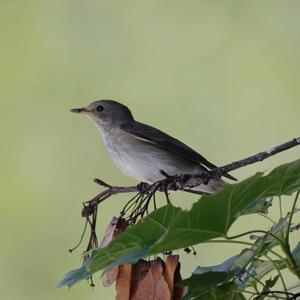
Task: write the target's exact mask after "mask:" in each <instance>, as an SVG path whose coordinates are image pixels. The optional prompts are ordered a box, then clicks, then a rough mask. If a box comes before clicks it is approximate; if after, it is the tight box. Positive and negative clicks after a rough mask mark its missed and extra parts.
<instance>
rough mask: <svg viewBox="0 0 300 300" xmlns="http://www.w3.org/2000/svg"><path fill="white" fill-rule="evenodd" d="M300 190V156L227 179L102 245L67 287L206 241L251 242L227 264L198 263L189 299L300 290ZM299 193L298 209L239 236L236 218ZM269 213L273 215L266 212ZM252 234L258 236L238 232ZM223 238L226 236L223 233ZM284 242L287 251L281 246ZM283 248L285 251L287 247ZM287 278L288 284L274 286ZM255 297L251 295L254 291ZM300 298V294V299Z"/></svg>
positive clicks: (189, 285) (69, 279)
mask: <svg viewBox="0 0 300 300" xmlns="http://www.w3.org/2000/svg"><path fill="white" fill-rule="evenodd" d="M299 191H300V160H297V161H294V162H291V163H288V164H284V165H281V166H279V167H277V168H276V169H274V170H273V171H272V172H270V173H269V174H267V175H264V174H263V173H257V174H256V175H254V176H252V177H250V178H248V179H245V180H243V181H241V182H239V183H236V184H227V185H226V186H225V187H224V189H223V190H221V191H220V192H219V193H218V194H216V195H212V196H202V197H201V199H200V200H199V201H198V202H196V203H195V204H194V205H193V207H192V208H191V209H190V210H189V211H185V210H183V209H181V208H178V207H174V206H173V205H172V204H168V205H166V206H164V207H161V208H159V209H157V210H155V211H154V212H152V213H151V214H149V215H148V216H147V217H145V218H143V219H142V220H140V221H139V222H138V223H137V224H136V225H133V226H131V227H129V228H128V229H127V230H126V231H125V232H123V233H122V234H120V235H119V236H118V237H117V238H116V239H115V240H113V241H111V242H110V243H109V244H108V245H107V246H106V247H104V248H101V249H95V250H94V251H93V253H92V254H91V257H90V259H89V260H88V261H86V262H85V263H84V265H83V266H82V267H81V268H79V269H76V270H74V271H71V272H69V273H68V274H67V275H66V277H65V278H64V279H63V280H62V281H61V282H60V283H59V286H64V285H68V286H72V285H74V284H75V283H77V282H78V281H80V280H82V279H87V278H89V277H90V276H91V275H92V274H94V273H96V272H98V271H100V270H106V269H112V268H114V267H116V266H118V265H122V264H127V263H135V262H137V261H138V260H139V259H141V258H145V257H148V256H149V255H155V254H159V253H164V252H166V251H171V250H178V249H180V248H184V247H190V246H193V245H196V244H199V243H237V244H244V245H245V246H247V247H246V248H245V249H244V250H243V251H241V253H239V254H237V255H235V256H233V257H230V258H228V259H227V260H226V261H225V262H224V263H222V264H220V265H216V266H211V267H198V268H196V269H195V271H194V272H193V274H192V276H191V277H189V278H186V279H184V280H183V281H181V282H180V283H179V284H180V285H182V286H185V287H187V289H186V291H187V292H186V295H185V297H184V299H246V298H245V297H246V295H248V294H250V295H252V296H253V295H254V296H255V297H257V298H256V299H264V298H265V297H267V296H274V297H275V296H276V297H277V298H278V299H287V295H289V296H290V298H288V299H293V297H296V296H295V295H296V293H297V292H295V288H297V287H299V288H300V243H299V244H298V245H297V246H296V247H295V248H294V249H292V248H291V245H290V240H289V236H290V232H292V231H295V230H297V229H298V227H299V226H296V227H293V226H292V219H293V216H294V215H295V214H296V213H297V212H298V210H297V208H296V203H297V200H298V196H299ZM293 193H294V194H295V197H294V198H292V197H290V198H287V199H285V200H284V201H285V205H287V204H288V203H287V202H288V201H289V199H294V200H293V201H292V204H291V211H290V212H289V213H288V214H287V215H286V216H283V215H282V212H281V211H280V218H278V220H277V221H276V222H275V221H273V220H271V219H270V221H271V222H272V226H271V228H270V229H269V230H267V231H265V230H262V229H261V228H255V222H254V223H253V224H254V226H253V230H251V231H249V232H245V233H240V234H238V235H236V236H228V231H229V229H230V227H231V225H232V224H233V223H234V222H235V221H236V220H237V219H238V218H239V217H241V216H243V215H245V214H254V216H253V217H254V218H255V215H256V214H267V207H268V206H270V204H271V200H270V198H273V197H279V201H280V207H281V202H282V199H281V197H282V196H287V195H292V194H293ZM266 218H268V217H267V216H266ZM246 235H251V239H252V240H253V242H245V241H241V240H239V239H238V238H240V237H243V236H246ZM216 238H219V239H216ZM278 247H280V249H281V251H282V252H280V253H279V252H278V249H277V248H278ZM282 253H283V254H282ZM283 269H288V270H289V271H290V272H291V273H292V274H294V275H295V276H296V277H297V278H298V281H297V282H296V283H295V284H294V285H293V286H291V285H290V284H287V283H286V282H285V279H284V276H283V275H282V272H281V270H283ZM277 282H280V285H281V287H282V288H281V290H273V289H272V288H273V287H274V286H275V284H276V283H277ZM252 296H249V297H252ZM294 299H296V298H294Z"/></svg>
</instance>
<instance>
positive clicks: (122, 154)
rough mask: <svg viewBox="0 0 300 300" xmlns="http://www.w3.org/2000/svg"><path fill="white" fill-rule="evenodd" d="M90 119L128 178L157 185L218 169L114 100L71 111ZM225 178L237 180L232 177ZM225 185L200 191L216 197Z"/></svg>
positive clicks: (218, 181) (201, 187) (217, 181)
mask: <svg viewBox="0 0 300 300" xmlns="http://www.w3.org/2000/svg"><path fill="white" fill-rule="evenodd" d="M71 111H72V112H74V113H80V114H84V115H86V116H88V117H90V118H91V119H92V120H93V121H94V122H95V124H96V126H97V128H98V130H99V131H100V133H101V135H102V137H103V140H104V143H105V145H106V148H107V151H108V153H109V155H110V157H111V159H112V161H113V162H114V163H115V165H116V166H117V167H118V168H119V169H120V170H121V171H122V172H123V173H124V174H125V175H127V176H130V177H133V178H135V179H137V180H139V181H142V182H147V183H150V184H151V183H154V182H156V181H158V180H161V179H164V178H165V177H164V176H163V175H162V174H161V172H160V170H163V171H164V172H165V173H167V174H168V175H182V174H201V172H203V171H205V170H207V169H209V170H211V169H214V168H216V166H215V165H214V164H212V163H211V162H209V161H208V160H206V159H205V158H204V157H203V156H202V155H201V154H199V153H197V152H196V151H194V150H193V149H191V148H190V147H188V146H187V145H185V144H184V143H182V142H181V141H179V140H177V139H175V138H173V137H171V136H170V135H168V134H166V133H164V132H162V131H160V130H158V129H156V128H154V127H151V126H149V125H146V124H143V123H140V122H137V121H136V120H135V119H134V118H133V116H132V114H131V112H130V110H129V109H128V108H127V107H126V106H125V105H123V104H121V103H119V102H117V101H113V100H99V101H95V102H93V103H91V104H89V105H88V106H86V107H82V108H75V109H72V110H71ZM224 177H227V178H229V179H232V180H235V178H234V177H232V176H231V175H229V174H225V175H224ZM223 185H224V181H223V180H222V179H212V180H210V181H209V183H208V184H201V185H199V186H197V187H196V188H195V190H197V191H201V192H204V193H208V194H212V193H215V192H217V191H218V190H219V189H221V188H222V187H223Z"/></svg>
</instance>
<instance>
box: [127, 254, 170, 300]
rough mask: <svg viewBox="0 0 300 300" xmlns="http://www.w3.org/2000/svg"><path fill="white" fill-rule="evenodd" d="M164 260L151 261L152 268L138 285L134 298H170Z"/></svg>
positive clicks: (157, 299) (161, 299) (134, 299)
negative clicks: (164, 272) (164, 273)
mask: <svg viewBox="0 0 300 300" xmlns="http://www.w3.org/2000/svg"><path fill="white" fill-rule="evenodd" d="M163 264H164V263H163V261H162V260H160V259H157V260H154V261H151V264H150V269H149V271H148V273H147V275H146V276H145V278H144V279H143V280H142V281H141V282H140V284H139V285H138V287H137V290H136V293H135V295H134V296H133V297H132V300H146V299H151V300H168V299H171V298H170V297H171V294H170V291H169V287H168V284H167V282H166V281H165V279H164V276H163V268H164V267H163Z"/></svg>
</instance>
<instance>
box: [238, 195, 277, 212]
mask: <svg viewBox="0 0 300 300" xmlns="http://www.w3.org/2000/svg"><path fill="white" fill-rule="evenodd" d="M272 200H273V198H267V199H259V200H257V201H255V202H252V203H251V204H250V205H249V206H248V207H247V208H246V209H245V211H244V212H243V215H250V214H256V213H262V214H267V213H268V209H269V207H270V206H272Z"/></svg>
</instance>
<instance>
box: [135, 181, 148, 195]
mask: <svg viewBox="0 0 300 300" xmlns="http://www.w3.org/2000/svg"><path fill="white" fill-rule="evenodd" d="M136 187H137V190H138V192H139V193H140V194H147V193H148V188H149V184H148V183H147V182H140V183H139V184H137V186H136Z"/></svg>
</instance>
